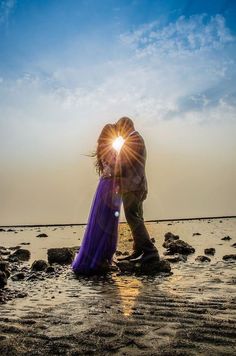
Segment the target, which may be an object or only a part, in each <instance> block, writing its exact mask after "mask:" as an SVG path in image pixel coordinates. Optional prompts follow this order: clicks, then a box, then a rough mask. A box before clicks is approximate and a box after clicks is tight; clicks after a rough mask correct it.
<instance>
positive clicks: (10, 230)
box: [7, 229, 15, 232]
mask: <svg viewBox="0 0 236 356" xmlns="http://www.w3.org/2000/svg"><path fill="white" fill-rule="evenodd" d="M14 231H15V230H12V229H8V230H7V232H14Z"/></svg>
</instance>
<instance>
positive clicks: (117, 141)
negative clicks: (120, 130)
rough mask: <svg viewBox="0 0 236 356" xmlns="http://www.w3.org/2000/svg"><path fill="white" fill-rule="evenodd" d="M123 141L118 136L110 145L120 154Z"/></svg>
mask: <svg viewBox="0 0 236 356" xmlns="http://www.w3.org/2000/svg"><path fill="white" fill-rule="evenodd" d="M124 142H125V140H124V139H123V137H122V136H118V137H117V138H116V139H115V140H114V141H113V143H112V147H113V148H114V149H115V150H116V151H117V152H120V150H121V148H122V146H123V144H124Z"/></svg>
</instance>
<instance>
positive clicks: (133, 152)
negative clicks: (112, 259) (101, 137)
mask: <svg viewBox="0 0 236 356" xmlns="http://www.w3.org/2000/svg"><path fill="white" fill-rule="evenodd" d="M116 126H117V130H118V132H119V135H120V136H122V137H123V138H124V140H125V142H124V144H123V146H122V148H121V151H120V153H119V162H118V164H119V167H118V172H119V176H120V178H119V179H120V190H121V195H122V201H123V206H124V212H125V217H126V220H127V223H128V225H129V227H130V229H131V232H132V236H133V240H134V242H133V250H134V251H133V253H132V254H131V255H130V256H127V257H124V258H119V259H118V260H119V261H122V260H129V261H134V262H135V261H140V262H146V261H149V260H150V259H158V260H159V253H158V251H157V249H156V247H155V246H154V244H153V243H152V241H151V239H150V236H149V234H148V231H147V229H146V227H145V225H144V219H143V201H144V200H145V199H146V197H147V179H146V174H145V164H146V147H145V144H144V140H143V138H142V136H141V135H140V134H139V133H138V132H137V131H136V130H135V128H134V123H133V121H132V120H131V119H130V118H128V117H122V118H121V119H119V120H118V122H117V123H116Z"/></svg>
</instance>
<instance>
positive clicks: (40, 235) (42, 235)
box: [36, 234, 48, 237]
mask: <svg viewBox="0 0 236 356" xmlns="http://www.w3.org/2000/svg"><path fill="white" fill-rule="evenodd" d="M36 237H48V235H47V234H38V235H37V236H36Z"/></svg>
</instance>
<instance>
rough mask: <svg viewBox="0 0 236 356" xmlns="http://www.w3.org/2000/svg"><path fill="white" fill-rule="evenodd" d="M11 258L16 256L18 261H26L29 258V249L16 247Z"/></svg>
mask: <svg viewBox="0 0 236 356" xmlns="http://www.w3.org/2000/svg"><path fill="white" fill-rule="evenodd" d="M9 257H11V258H15V257H16V258H17V259H18V260H20V261H28V260H29V259H30V251H29V250H25V249H23V248H22V249H21V248H20V249H18V250H16V251H15V252H13V254H12V255H11V256H9Z"/></svg>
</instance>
